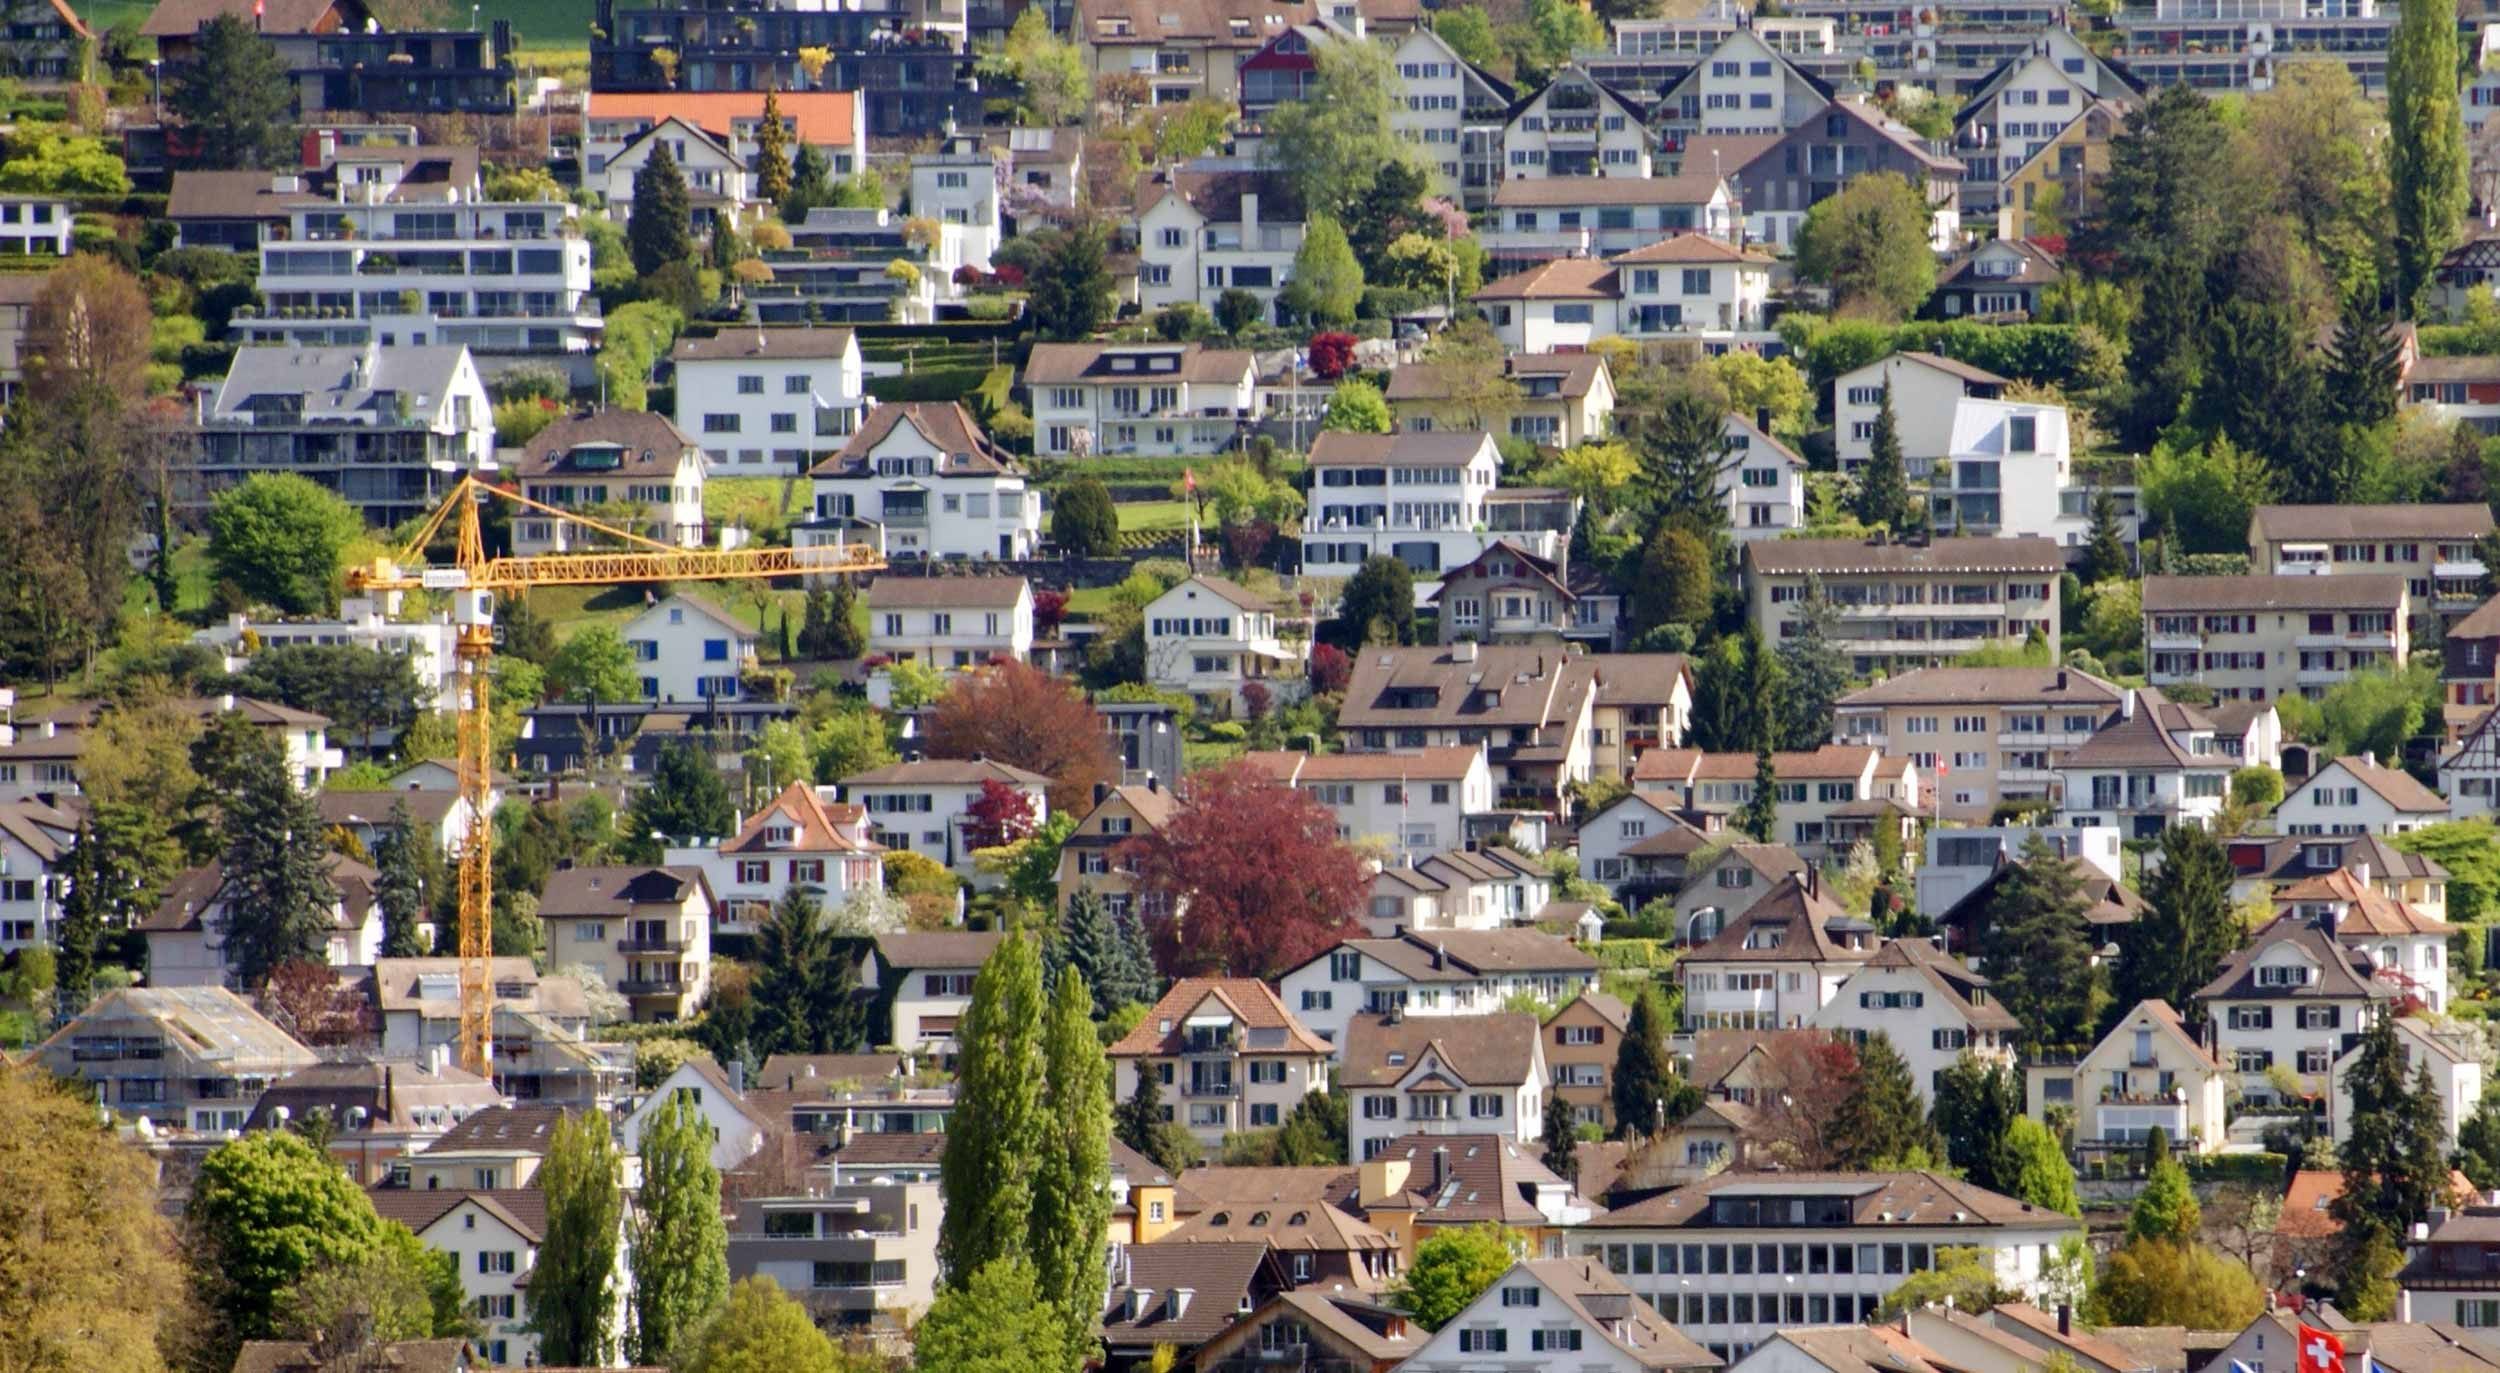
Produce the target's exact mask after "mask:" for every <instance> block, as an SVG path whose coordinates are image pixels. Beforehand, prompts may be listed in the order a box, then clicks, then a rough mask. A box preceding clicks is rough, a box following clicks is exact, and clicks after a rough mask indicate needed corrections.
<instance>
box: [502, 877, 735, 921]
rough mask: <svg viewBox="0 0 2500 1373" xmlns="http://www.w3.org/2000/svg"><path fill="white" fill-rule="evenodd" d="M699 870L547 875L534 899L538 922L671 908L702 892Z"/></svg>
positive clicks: (702, 881) (702, 884) (702, 886)
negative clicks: (653, 906)
mask: <svg viewBox="0 0 2500 1373" xmlns="http://www.w3.org/2000/svg"><path fill="white" fill-rule="evenodd" d="M706 889H707V888H706V884H705V882H704V878H703V870H702V869H701V868H692V867H677V868H663V867H591V868H564V869H560V870H558V871H557V872H555V873H553V874H551V875H549V877H548V878H547V890H546V893H545V894H544V895H542V896H540V897H539V898H538V916H539V918H540V919H541V920H546V919H562V918H565V917H568V916H581V915H588V916H611V917H617V916H624V915H626V914H629V913H630V912H631V911H632V910H633V908H634V907H635V906H638V905H645V904H650V903H654V902H657V903H661V904H667V905H674V904H676V903H678V902H681V901H684V900H685V899H686V898H687V897H688V896H689V895H691V894H692V893H694V892H696V891H700V890H706Z"/></svg>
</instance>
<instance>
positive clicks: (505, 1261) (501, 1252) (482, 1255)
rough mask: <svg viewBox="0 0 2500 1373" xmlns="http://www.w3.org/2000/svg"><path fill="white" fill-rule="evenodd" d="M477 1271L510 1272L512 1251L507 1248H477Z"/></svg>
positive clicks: (512, 1268)
mask: <svg viewBox="0 0 2500 1373" xmlns="http://www.w3.org/2000/svg"><path fill="white" fill-rule="evenodd" d="M477 1271H479V1272H480V1273H510V1272H512V1271H514V1263H513V1255H512V1251H511V1250H509V1249H481V1250H479V1251H478V1255H477Z"/></svg>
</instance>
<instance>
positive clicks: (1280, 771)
mask: <svg viewBox="0 0 2500 1373" xmlns="http://www.w3.org/2000/svg"><path fill="white" fill-rule="evenodd" d="M1245 761H1247V762H1248V763H1250V764H1251V765H1253V766H1255V767H1257V768H1259V769H1260V770H1261V771H1263V772H1265V773H1267V774H1268V775H1269V776H1271V777H1273V778H1275V779H1276V780H1277V781H1279V782H1281V783H1283V784H1284V785H1286V786H1288V787H1291V788H1293V789H1294V790H1296V791H1303V792H1308V793H1310V795H1311V797H1312V798H1313V799H1314V800H1317V801H1318V802H1319V803H1320V804H1321V805H1324V806H1326V807H1328V808H1329V809H1330V810H1332V811H1334V812H1336V815H1337V832H1338V834H1339V836H1340V837H1342V838H1345V839H1349V840H1361V839H1371V838H1379V839H1385V840H1386V841H1387V842H1388V846H1389V850H1390V853H1389V858H1390V862H1391V865H1392V866H1396V865H1397V864H1398V862H1399V860H1401V859H1403V860H1404V861H1405V862H1406V863H1408V864H1412V863H1413V862H1414V861H1416V860H1418V859H1420V858H1421V857H1423V856H1424V855H1427V854H1431V853H1435V852H1438V851H1441V850H1444V849H1448V848H1453V847H1456V846H1458V845H1461V844H1464V843H1465V842H1467V838H1468V817H1470V816H1476V815H1483V814H1486V813H1488V812H1490V811H1491V810H1492V809H1493V772H1492V769H1491V767H1490V766H1489V765H1488V764H1487V763H1486V762H1485V756H1484V749H1483V748H1482V747H1468V746H1466V745H1460V744H1452V745H1444V746H1440V747H1427V748H1420V749H1415V750H1413V751H1411V752H1404V753H1302V752H1299V751H1294V750H1286V751H1283V752H1275V753H1265V752H1259V753H1251V754H1247V755H1245Z"/></svg>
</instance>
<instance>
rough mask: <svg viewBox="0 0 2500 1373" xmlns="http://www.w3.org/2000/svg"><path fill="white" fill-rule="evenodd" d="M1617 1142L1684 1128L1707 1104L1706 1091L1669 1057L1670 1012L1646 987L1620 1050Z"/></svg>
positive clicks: (1616, 1082) (1617, 1050) (1616, 1080)
mask: <svg viewBox="0 0 2500 1373" xmlns="http://www.w3.org/2000/svg"><path fill="white" fill-rule="evenodd" d="M1612 1091H1613V1093H1614V1105H1615V1138H1617V1139H1629V1138H1632V1137H1634V1136H1647V1135H1650V1134H1652V1133H1654V1132H1656V1131H1658V1130H1659V1129H1660V1128H1661V1126H1660V1122H1661V1121H1662V1120H1663V1121H1664V1122H1665V1125H1666V1126H1667V1127H1673V1126H1675V1125H1678V1124H1681V1123H1682V1122H1683V1120H1684V1118H1685V1117H1686V1116H1689V1115H1691V1114H1692V1113H1693V1111H1694V1110H1695V1109H1696V1108H1697V1107H1699V1106H1700V1105H1701V1093H1700V1092H1698V1091H1695V1090H1694V1089H1693V1088H1692V1087H1691V1086H1689V1085H1687V1084H1686V1083H1685V1081H1684V1079H1683V1078H1682V1077H1681V1076H1679V1075H1678V1074H1677V1073H1676V1071H1675V1062H1674V1060H1673V1059H1671V1058H1669V1057H1668V1055H1667V1008H1666V1005H1665V1003H1663V1002H1661V1001H1660V1000H1659V999H1658V993H1657V991H1656V989H1654V988H1644V989H1643V990H1642V992H1641V994H1640V996H1639V998H1638V999H1636V1000H1634V1001H1633V1003H1632V1020H1631V1024H1630V1025H1629V1026H1628V1027H1626V1028H1625V1030H1624V1032H1623V1042H1622V1043H1621V1044H1619V1045H1617V1046H1616V1047H1615V1075H1614V1081H1613V1083H1612Z"/></svg>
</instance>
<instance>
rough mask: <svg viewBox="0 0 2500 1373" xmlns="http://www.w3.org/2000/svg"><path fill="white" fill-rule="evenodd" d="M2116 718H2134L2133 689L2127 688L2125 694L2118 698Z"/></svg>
mask: <svg viewBox="0 0 2500 1373" xmlns="http://www.w3.org/2000/svg"><path fill="white" fill-rule="evenodd" d="M2118 718H2119V719H2121V720H2132V719H2134V718H2135V688H2134V687H2129V688H2127V694H2126V695H2124V696H2121V697H2119V698H2118Z"/></svg>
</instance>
